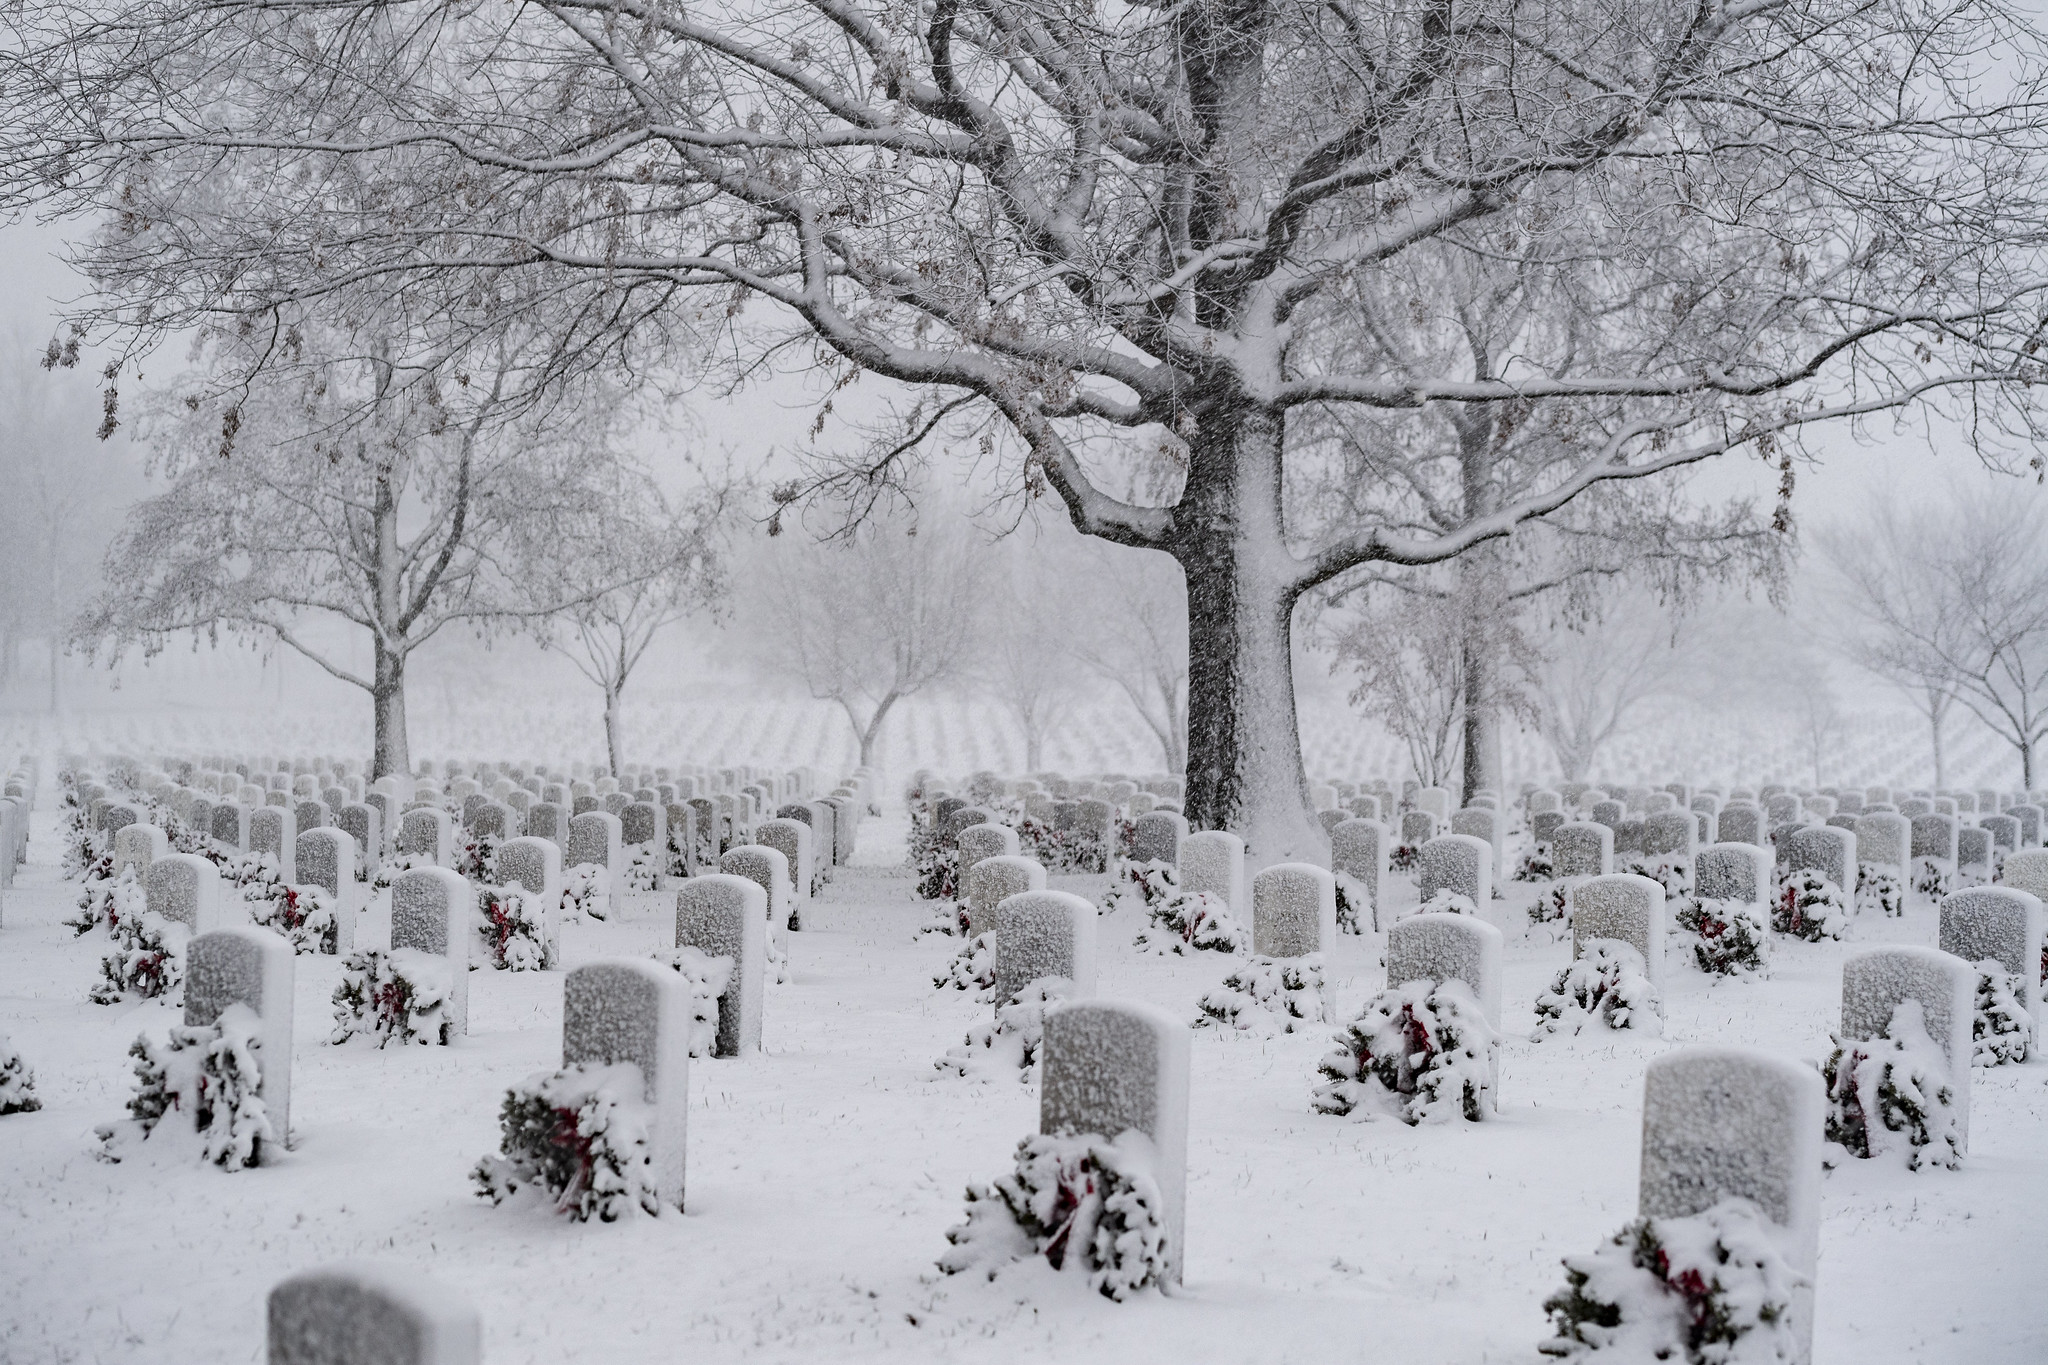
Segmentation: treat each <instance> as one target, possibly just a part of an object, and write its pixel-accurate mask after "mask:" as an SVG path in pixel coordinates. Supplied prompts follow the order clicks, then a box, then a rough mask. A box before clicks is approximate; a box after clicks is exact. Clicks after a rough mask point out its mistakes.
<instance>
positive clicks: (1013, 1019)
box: [932, 976, 1074, 1081]
mask: <svg viewBox="0 0 2048 1365" xmlns="http://www.w3.org/2000/svg"><path fill="white" fill-rule="evenodd" d="M1073 993H1074V983H1073V982H1072V981H1069V980H1068V979H1067V978H1066V977H1064V976H1042V977H1039V978H1038V979H1037V980H1036V981H1032V982H1030V983H1028V984H1026V985H1025V986H1024V987H1022V988H1021V989H1020V990H1018V992H1017V993H1016V994H1015V995H1013V996H1011V997H1010V998H1009V999H1008V1000H1007V1001H1005V1002H1003V1004H1001V1005H1000V1006H998V1007H997V1009H996V1016H995V1018H994V1020H992V1021H991V1022H989V1023H985V1024H977V1025H975V1026H974V1027H973V1028H971V1029H969V1030H968V1031H967V1037H966V1039H965V1040H964V1041H962V1042H961V1044H960V1045H959V1046H958V1047H952V1048H948V1049H946V1055H945V1056H943V1057H941V1058H939V1059H938V1061H936V1062H934V1063H933V1064H932V1065H933V1066H934V1067H935V1068H936V1069H937V1070H939V1071H941V1072H943V1073H945V1074H947V1075H951V1076H965V1077H966V1078H968V1079H969V1080H975V1081H1000V1080H1011V1081H1028V1080H1029V1079H1031V1068H1032V1067H1034V1066H1036V1065H1037V1064H1038V1049H1039V1045H1040V1044H1041V1043H1043V1042H1044V1041H1045V1013H1046V1011H1047V1010H1048V1009H1050V1008H1052V1007H1053V1006H1054V1005H1057V1004H1059V1003H1060V1002H1061V1001H1062V1000H1065V999H1067V998H1068V997H1070V996H1072V995H1073Z"/></svg>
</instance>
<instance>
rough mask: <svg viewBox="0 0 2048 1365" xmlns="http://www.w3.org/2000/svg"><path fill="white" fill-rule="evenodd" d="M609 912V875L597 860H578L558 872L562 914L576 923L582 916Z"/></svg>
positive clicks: (599, 917)
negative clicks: (578, 861)
mask: <svg viewBox="0 0 2048 1365" xmlns="http://www.w3.org/2000/svg"><path fill="white" fill-rule="evenodd" d="M611 912H612V875H611V871H610V870H609V869H608V868H605V867H603V866H600V865H599V864H597V863H578V864H576V866H574V867H572V868H570V869H569V870H568V871H567V872H564V873H563V874H562V918H563V919H564V920H565V921H568V922H570V923H576V924H580V923H582V922H583V918H584V916H586V915H588V916H589V917H590V918H591V919H594V920H603V919H606V918H608V917H609V916H610V915H611Z"/></svg>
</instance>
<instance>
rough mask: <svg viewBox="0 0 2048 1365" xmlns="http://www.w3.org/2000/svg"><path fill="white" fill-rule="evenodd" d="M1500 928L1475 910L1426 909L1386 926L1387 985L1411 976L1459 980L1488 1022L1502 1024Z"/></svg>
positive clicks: (1439, 982) (1435, 980) (1435, 982)
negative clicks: (1456, 912)
mask: <svg viewBox="0 0 2048 1365" xmlns="http://www.w3.org/2000/svg"><path fill="white" fill-rule="evenodd" d="M1500 960H1501V932H1500V930H1499V929H1496V928H1495V927H1494V926H1493V925H1491V924H1488V923H1487V922H1486V921H1485V920H1482V919H1479V918H1478V917H1476V916H1473V915H1447V914H1441V913H1428V914H1421V915H1410V916H1408V917H1407V918H1406V919H1402V920H1396V921H1395V922H1394V924H1393V925H1392V926H1390V927H1389V928H1388V930H1387V988H1388V989H1389V990H1392V989H1394V988H1395V987H1398V986H1405V985H1407V984H1408V983H1409V982H1411V981H1427V982H1429V983H1430V984H1431V985H1433V986H1440V985H1442V984H1443V983H1444V982H1446V981H1462V982H1464V983H1465V985H1466V986H1467V987H1469V988H1470V989H1471V991H1472V995H1473V997H1474V998H1475V999H1477V1000H1478V1001H1479V1007H1480V1009H1481V1011H1482V1012H1483V1013H1484V1014H1485V1016H1486V1022H1487V1023H1488V1024H1489V1025H1491V1026H1492V1027H1493V1028H1495V1029H1498V1028H1499V1027H1500V977H1501V967H1500Z"/></svg>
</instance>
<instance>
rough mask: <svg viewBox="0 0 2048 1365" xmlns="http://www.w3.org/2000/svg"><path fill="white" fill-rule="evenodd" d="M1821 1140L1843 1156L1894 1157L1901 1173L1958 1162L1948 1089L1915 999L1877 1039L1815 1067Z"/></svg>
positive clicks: (1958, 1140)
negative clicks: (1820, 1093) (1823, 1088)
mask: <svg viewBox="0 0 2048 1365" xmlns="http://www.w3.org/2000/svg"><path fill="white" fill-rule="evenodd" d="M1821 1078H1822V1079H1823V1080H1825V1081H1826V1082H1827V1092H1828V1093H1827V1123H1826V1129H1825V1131H1826V1135H1827V1140H1828V1141H1829V1142H1830V1143H1833V1144H1838V1145H1839V1147H1840V1148H1841V1150H1842V1151H1843V1152H1844V1153H1846V1154H1847V1155H1848V1156H1852V1157H1858V1158H1869V1157H1876V1156H1881V1155H1884V1154H1885V1153H1887V1152H1891V1153H1896V1154H1899V1155H1902V1156H1903V1157H1904V1159H1905V1164H1906V1169H1907V1170H1909V1171H1917V1170H1919V1169H1920V1168H1921V1167H1922V1166H1923V1165H1929V1164H1932V1165H1935V1166H1941V1167H1945V1168H1947V1169H1949V1170H1954V1169H1956V1167H1957V1166H1959V1165H1960V1164H1961V1163H1962V1155H1963V1153H1962V1129H1961V1125H1960V1124H1959V1123H1958V1122H1957V1112H1956V1094H1955V1087H1954V1085H1953V1084H1952V1083H1951V1081H1950V1078H1949V1074H1948V1063H1947V1061H1946V1059H1944V1058H1943V1056H1942V1053H1941V1049H1940V1048H1939V1047H1937V1046H1935V1043H1934V1040H1933V1039H1932V1038H1930V1037H1928V1035H1927V1020H1926V1014H1925V1012H1924V1011H1923V1009H1922V1007H1921V1004H1920V1002H1919V1001H1917V1000H1902V1001H1900V1002H1899V1004H1898V1005H1897V1006H1896V1007H1894V1009H1893V1010H1892V1017H1891V1022H1890V1023H1888V1024H1887V1025H1886V1026H1885V1030H1884V1036H1883V1037H1881V1038H1871V1039H1860V1040H1856V1041H1852V1042H1846V1043H1845V1042H1843V1041H1842V1040H1841V1039H1839V1038H1837V1039H1836V1040H1835V1049H1834V1051H1833V1052H1831V1053H1830V1054H1829V1055H1828V1059H1827V1061H1825V1062H1823V1063H1822V1064H1821Z"/></svg>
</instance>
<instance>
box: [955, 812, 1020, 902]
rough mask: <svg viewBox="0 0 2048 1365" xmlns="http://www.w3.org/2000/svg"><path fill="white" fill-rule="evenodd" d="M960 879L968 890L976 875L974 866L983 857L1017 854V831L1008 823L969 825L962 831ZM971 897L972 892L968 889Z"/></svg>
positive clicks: (960, 883) (1006, 856)
mask: <svg viewBox="0 0 2048 1365" xmlns="http://www.w3.org/2000/svg"><path fill="white" fill-rule="evenodd" d="M959 842H960V880H959V885H960V887H961V888H962V889H963V890H967V888H968V885H969V883H970V881H971V880H972V878H973V876H974V868H975V865H976V864H977V863H979V862H980V861H981V860H982V859H983V858H1012V857H1015V856H1017V849H1018V843H1017V831H1016V830H1014V829H1011V828H1010V827H1009V826H1008V825H997V824H987V823H984V824H979V825H969V826H968V827H967V828H966V829H963V830H961V831H960V840H959ZM967 894H968V895H969V897H970V898H971V897H972V894H973V893H972V892H971V891H968V893H967Z"/></svg>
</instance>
